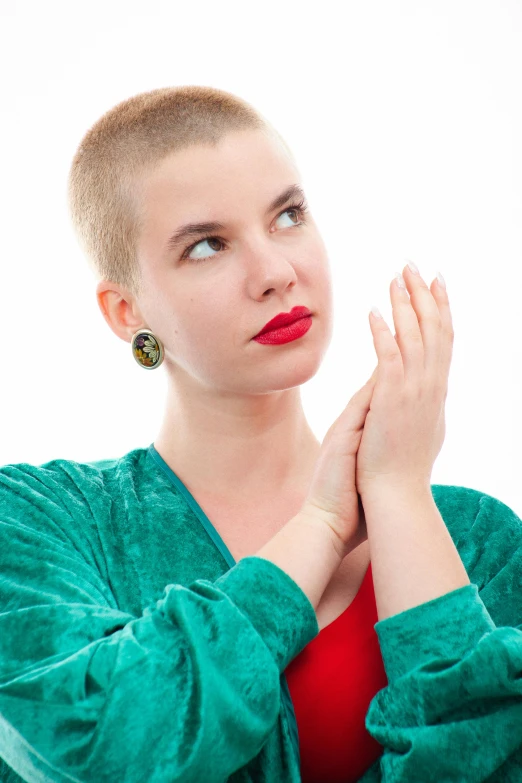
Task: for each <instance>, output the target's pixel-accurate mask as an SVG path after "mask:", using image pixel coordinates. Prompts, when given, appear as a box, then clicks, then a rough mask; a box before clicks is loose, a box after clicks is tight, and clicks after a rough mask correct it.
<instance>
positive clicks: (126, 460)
mask: <svg viewBox="0 0 522 783" xmlns="http://www.w3.org/2000/svg"><path fill="white" fill-rule="evenodd" d="M146 454H147V449H146V448H141V449H133V450H132V451H130V452H128V453H127V454H124V455H123V456H121V457H117V458H111V459H101V460H93V461H89V462H81V461H77V460H72V459H62V458H57V459H52V460H49V461H47V462H44V463H41V464H38V465H34V464H32V463H29V462H17V463H9V464H4V465H0V536H1V533H2V530H3V533H4V534H5V535H7V536H9V535H12V533H13V530H14V528H26V529H29V528H30V529H31V530H32V531H34V532H39V533H42V534H46V535H55V536H57V537H59V538H61V539H63V540H65V539H67V540H71V539H74V540H75V542H76V543H78V541H79V540H85V538H86V536H87V537H89V535H90V533H92V534H93V535H95V534H96V520H97V519H101V518H103V517H104V516H107V515H108V514H110V512H111V506H112V504H113V502H114V501H115V499H116V496H118V495H119V493H120V492H121V490H120V489H119V487H118V482H119V480H120V476H121V475H124V476H130V477H131V478H132V477H133V476H134V475H135V473H136V472H137V470H138V469H139V464H140V462H141V460H143V459H144V458H145V456H146Z"/></svg>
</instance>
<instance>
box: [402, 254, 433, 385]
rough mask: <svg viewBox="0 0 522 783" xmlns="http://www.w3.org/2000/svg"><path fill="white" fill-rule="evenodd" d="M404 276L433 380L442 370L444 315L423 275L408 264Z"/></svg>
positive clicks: (429, 372) (425, 363)
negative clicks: (415, 271)
mask: <svg viewBox="0 0 522 783" xmlns="http://www.w3.org/2000/svg"><path fill="white" fill-rule="evenodd" d="M403 277H404V280H405V282H406V287H407V289H408V291H409V294H410V304H411V307H412V309H413V310H414V312H415V314H416V316H417V321H418V324H419V331H420V333H421V335H422V344H423V348H424V370H425V373H426V374H427V375H429V377H430V378H431V379H432V380H435V379H436V378H437V377H438V374H439V372H440V355H441V349H442V342H443V335H442V317H441V313H440V309H439V306H438V302H437V300H436V299H435V298H434V296H433V294H432V292H431V290H430V289H429V288H428V286H427V285H426V283H425V282H424V280H423V278H422V276H421V275H420V274H418V273H414V272H412V271H411V269H410V267H409V266H408V265H406V266H405V267H404V270H403Z"/></svg>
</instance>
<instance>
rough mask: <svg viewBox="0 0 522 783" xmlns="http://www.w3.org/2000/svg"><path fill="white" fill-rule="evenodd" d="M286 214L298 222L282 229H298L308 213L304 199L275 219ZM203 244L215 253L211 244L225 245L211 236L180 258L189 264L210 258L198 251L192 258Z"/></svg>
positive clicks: (187, 250)
mask: <svg viewBox="0 0 522 783" xmlns="http://www.w3.org/2000/svg"><path fill="white" fill-rule="evenodd" d="M287 212H294V213H295V214H296V215H297V217H298V222H297V223H294V222H293V221H292V220H291V221H290V223H289V224H288V225H287V226H283V228H290V227H292V226H295V227H298V226H300V225H304V224H305V223H306V220H305V218H304V215H305V213H306V212H308V206H307V204H306V202H305V200H304V199H302V200H301V201H300V202H299V204H291V206H289V207H287V208H286V209H284V210H283V211H282V212H280V213H279V215H278V216H277V218H276V219H277V220H279V218H280V217H282V216H283V215H285V214H286V213H287ZM205 244H207V245H208V246H209V247H210V248H211V249H212V250H216V252H219V248H215V247H212V244H217V245H225V242H224V241H223V240H222V239H220V238H219V237H213V236H208V237H204V238H203V239H199V240H198V241H197V242H194V243H193V244H192V245H189V246H188V247H187V248H185V250H184V251H183V253H182V255H181V258H182V259H187V260H188V261H190V262H191V263H192V262H194V263H197V262H198V261H205V260H206V259H207V258H212V256H211V255H209V254H208V253H207V254H206V255H201V254H200V251H198V254H199V257H198V256H196V257H193V256H192V253H193V252H194V251H195V250H196V249H197V248H199V246H200V245H205Z"/></svg>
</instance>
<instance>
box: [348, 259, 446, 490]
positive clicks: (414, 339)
mask: <svg viewBox="0 0 522 783" xmlns="http://www.w3.org/2000/svg"><path fill="white" fill-rule="evenodd" d="M403 277H404V280H405V282H406V287H407V291H406V290H401V289H400V288H399V287H398V285H397V281H396V279H394V280H393V282H392V283H391V286H390V292H391V302H392V310H393V320H394V322H395V329H396V334H395V335H392V333H391V331H390V329H389V327H388V325H387V324H386V321H385V320H384V319H383V318H375V317H374V315H373V314H370V315H369V318H370V328H371V330H372V334H373V343H374V346H375V350H376V353H377V357H378V360H379V361H378V365H377V368H376V370H375V372H376V374H377V375H376V378H377V379H376V383H375V387H374V390H373V395H372V398H371V402H370V409H369V411H368V414H367V416H366V421H365V424H364V430H363V434H362V438H361V443H360V445H359V449H358V452H357V466H356V488H357V492H358V493H359V494H360V496H361V498H362V501H363V502H364V500H365V499H369V498H371V496H372V495H374V494H375V493H378V494H380V493H381V492H382V491H383V490H384V489H390V488H393V489H407V490H410V489H411V490H412V491H415V492H417V491H419V490H420V491H421V492H424V491H426V490H427V491H428V492H429V493H431V473H432V469H433V464H434V462H435V459H436V458H437V455H438V454H439V452H440V450H441V448H442V444H443V443H444V437H445V418H444V414H445V410H444V408H445V403H446V397H447V393H448V376H449V369H450V364H451V357H452V352H453V338H454V332H453V324H452V319H451V313H450V307H449V301H448V297H447V294H446V290H445V289H444V288H443V287H442V286H441V285H440V284H439V283H438V282H437V279H436V278H435V279H434V280H433V282H432V284H431V286H430V288H428V286H427V285H426V283H425V282H424V280H423V279H422V277H421V276H420V274H415V273H413V272H412V271H411V270H410V268H409V267H408V266H405V267H404V270H403ZM408 292H409V296H408Z"/></svg>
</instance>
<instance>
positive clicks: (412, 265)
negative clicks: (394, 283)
mask: <svg viewBox="0 0 522 783" xmlns="http://www.w3.org/2000/svg"><path fill="white" fill-rule="evenodd" d="M408 266H409V267H410V271H411V272H413V274H414V275H418V274H419V270H418V269H417V266H416V265H415V264H414V263H413V261H408Z"/></svg>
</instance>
